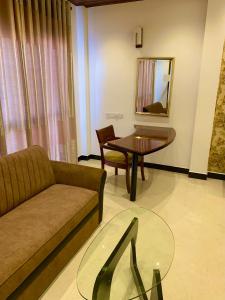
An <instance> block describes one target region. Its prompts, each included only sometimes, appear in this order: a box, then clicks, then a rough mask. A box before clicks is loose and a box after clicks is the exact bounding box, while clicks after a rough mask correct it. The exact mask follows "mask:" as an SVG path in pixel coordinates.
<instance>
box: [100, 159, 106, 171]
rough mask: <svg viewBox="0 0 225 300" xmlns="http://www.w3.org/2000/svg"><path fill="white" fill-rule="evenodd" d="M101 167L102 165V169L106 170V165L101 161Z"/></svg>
mask: <svg viewBox="0 0 225 300" xmlns="http://www.w3.org/2000/svg"><path fill="white" fill-rule="evenodd" d="M101 165H102V169H103V170H104V169H105V164H104V162H103V161H101Z"/></svg>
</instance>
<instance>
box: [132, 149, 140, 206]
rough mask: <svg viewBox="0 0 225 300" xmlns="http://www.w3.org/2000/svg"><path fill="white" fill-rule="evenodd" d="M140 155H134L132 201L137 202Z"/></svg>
mask: <svg viewBox="0 0 225 300" xmlns="http://www.w3.org/2000/svg"><path fill="white" fill-rule="evenodd" d="M137 167H138V154H137V153H133V160H132V177H131V191H130V201H135V200H136V188H137Z"/></svg>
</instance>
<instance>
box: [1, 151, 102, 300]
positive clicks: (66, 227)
mask: <svg viewBox="0 0 225 300" xmlns="http://www.w3.org/2000/svg"><path fill="white" fill-rule="evenodd" d="M105 179H106V172H105V171H103V170H101V169H95V168H90V167H86V166H79V165H73V164H68V163H63V162H56V161H50V160H49V159H48V157H47V155H46V153H45V151H44V150H43V149H42V148H41V147H39V146H32V147H31V148H28V149H26V150H23V151H20V152H17V153H14V154H10V155H7V156H5V157H2V158H1V159H0V299H1V300H3V299H23V300H26V299H29V300H32V299H38V298H39V296H40V295H41V294H42V293H43V291H44V290H45V289H46V288H47V287H48V286H49V284H50V283H51V282H52V281H53V280H54V278H55V277H56V276H57V274H58V273H59V272H60V271H61V270H62V268H63V267H64V266H65V264H66V263H67V262H68V261H69V260H70V259H71V257H72V256H74V254H75V253H76V251H77V250H78V249H79V248H80V247H81V246H82V245H83V243H84V242H85V241H86V240H87V239H88V237H89V236H90V235H91V234H92V233H93V231H94V230H95V229H96V228H97V226H98V224H99V223H100V222H101V219H102V210H103V189H104V184H105ZM74 275H75V274H74Z"/></svg>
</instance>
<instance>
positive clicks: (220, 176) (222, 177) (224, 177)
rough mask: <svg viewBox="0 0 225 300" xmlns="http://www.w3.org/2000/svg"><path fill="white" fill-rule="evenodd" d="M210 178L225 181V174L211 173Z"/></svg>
mask: <svg viewBox="0 0 225 300" xmlns="http://www.w3.org/2000/svg"><path fill="white" fill-rule="evenodd" d="M208 178H213V179H219V180H225V174H221V173H213V172H209V173H208Z"/></svg>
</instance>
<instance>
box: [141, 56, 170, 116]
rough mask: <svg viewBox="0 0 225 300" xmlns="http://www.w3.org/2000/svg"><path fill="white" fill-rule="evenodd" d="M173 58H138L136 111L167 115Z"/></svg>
mask: <svg viewBox="0 0 225 300" xmlns="http://www.w3.org/2000/svg"><path fill="white" fill-rule="evenodd" d="M173 71H174V58H160V57H156V58H138V61H137V93H136V113H138V114H147V115H155V116H159V115H160V116H165V117H167V116H169V106H170V98H171V91H172V81H173Z"/></svg>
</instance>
